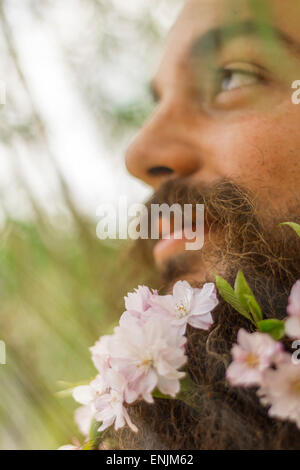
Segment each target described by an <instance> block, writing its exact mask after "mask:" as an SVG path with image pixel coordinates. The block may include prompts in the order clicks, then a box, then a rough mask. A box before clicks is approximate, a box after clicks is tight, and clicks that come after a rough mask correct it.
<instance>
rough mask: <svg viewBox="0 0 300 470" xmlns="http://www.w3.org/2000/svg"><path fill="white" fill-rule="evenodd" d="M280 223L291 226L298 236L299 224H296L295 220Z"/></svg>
mask: <svg viewBox="0 0 300 470" xmlns="http://www.w3.org/2000/svg"><path fill="white" fill-rule="evenodd" d="M280 225H281V226H283V225H287V226H288V227H291V228H292V229H293V230H294V231H295V232H296V234H297V235H298V237H300V225H299V224H296V223H295V222H283V223H282V224H280Z"/></svg>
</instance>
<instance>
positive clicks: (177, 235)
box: [153, 218, 208, 266]
mask: <svg viewBox="0 0 300 470" xmlns="http://www.w3.org/2000/svg"><path fill="white" fill-rule="evenodd" d="M159 228H160V239H159V240H158V241H157V242H156V244H155V246H154V248H153V256H154V260H155V262H156V264H157V265H158V266H161V265H163V264H164V263H165V262H166V261H167V260H168V259H170V258H172V257H173V256H176V255H178V254H181V253H184V252H185V250H186V243H193V242H195V240H196V238H197V235H195V232H196V223H195V221H194V220H192V221H191V223H190V224H188V225H185V226H182V227H181V228H180V229H176V230H175V227H174V224H173V223H172V222H171V223H170V221H169V220H167V221H166V220H164V219H162V218H161V219H160V221H159ZM206 233H208V225H207V224H206V223H205V225H204V234H206ZM191 235H193V237H192V238H191ZM187 237H189V238H187Z"/></svg>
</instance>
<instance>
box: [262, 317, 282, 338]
mask: <svg viewBox="0 0 300 470" xmlns="http://www.w3.org/2000/svg"><path fill="white" fill-rule="evenodd" d="M257 326H258V329H259V331H261V332H262V333H268V334H269V335H270V336H272V338H273V339H275V340H276V341H279V340H280V339H282V338H283V337H284V336H285V328H284V322H283V321H281V320H277V319H275V318H272V319H269V320H262V321H260V322H258V324H257Z"/></svg>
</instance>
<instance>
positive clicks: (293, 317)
mask: <svg viewBox="0 0 300 470" xmlns="http://www.w3.org/2000/svg"><path fill="white" fill-rule="evenodd" d="M287 313H288V314H289V318H288V319H287V320H286V322H285V332H286V334H287V336H289V337H290V338H300V281H297V282H296V283H295V284H294V285H293V287H292V290H291V293H290V296H289V303H288V306H287Z"/></svg>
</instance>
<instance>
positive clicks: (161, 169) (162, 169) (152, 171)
mask: <svg viewBox="0 0 300 470" xmlns="http://www.w3.org/2000/svg"><path fill="white" fill-rule="evenodd" d="M172 173H174V170H172V169H171V168H168V167H167V166H154V167H153V168H149V170H148V174H149V175H151V176H166V175H171V174H172Z"/></svg>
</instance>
